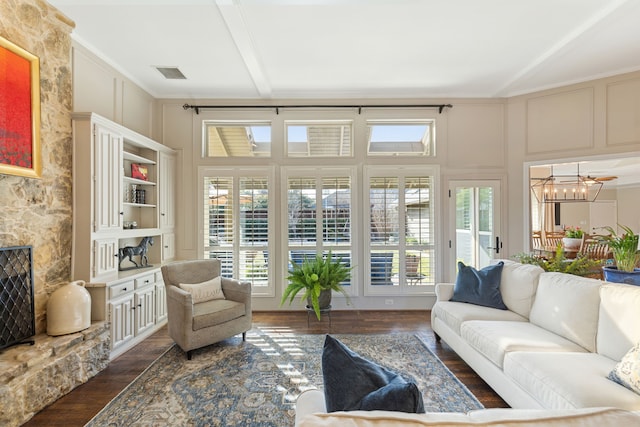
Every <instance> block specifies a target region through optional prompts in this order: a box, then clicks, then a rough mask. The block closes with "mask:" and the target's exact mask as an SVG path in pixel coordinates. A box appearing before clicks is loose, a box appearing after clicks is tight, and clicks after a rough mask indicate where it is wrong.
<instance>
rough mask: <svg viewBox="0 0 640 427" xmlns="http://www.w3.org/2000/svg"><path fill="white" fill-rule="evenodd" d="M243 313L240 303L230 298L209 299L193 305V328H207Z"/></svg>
mask: <svg viewBox="0 0 640 427" xmlns="http://www.w3.org/2000/svg"><path fill="white" fill-rule="evenodd" d="M244 315H245V306H244V304H242V303H239V302H235V301H230V300H226V299H225V300H222V299H218V300H211V301H205V302H201V303H199V304H194V305H193V330H194V331H197V330H198V329H202V328H208V327H209V326H216V325H220V324H222V323H225V322H228V321H230V320H233V319H237V318H238V317H242V316H244Z"/></svg>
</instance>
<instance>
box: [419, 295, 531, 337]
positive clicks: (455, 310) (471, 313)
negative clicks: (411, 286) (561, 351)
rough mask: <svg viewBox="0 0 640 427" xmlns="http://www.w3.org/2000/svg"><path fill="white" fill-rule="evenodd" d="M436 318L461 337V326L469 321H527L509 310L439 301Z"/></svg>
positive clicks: (435, 312)
mask: <svg viewBox="0 0 640 427" xmlns="http://www.w3.org/2000/svg"><path fill="white" fill-rule="evenodd" d="M432 310H433V314H434V316H435V317H437V318H439V319H441V320H442V321H443V322H444V323H445V324H446V325H447V326H449V327H450V328H451V329H453V330H454V331H455V332H456V334H458V335H460V325H462V323H463V322H466V321H468V320H511V321H514V322H526V321H527V319H526V318H524V317H522V316H520V315H518V314H516V313H514V312H512V311H509V310H498V309H497V308H490V307H483V306H480V305H474V304H468V303H466V302H451V301H438V302H437V303H436V304H435V305H434V306H433V308H432Z"/></svg>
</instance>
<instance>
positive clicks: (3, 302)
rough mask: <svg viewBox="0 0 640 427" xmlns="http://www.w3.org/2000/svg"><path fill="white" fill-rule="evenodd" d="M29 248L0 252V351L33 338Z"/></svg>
mask: <svg viewBox="0 0 640 427" xmlns="http://www.w3.org/2000/svg"><path fill="white" fill-rule="evenodd" d="M31 251H32V249H31V246H19V247H18V246H15V247H11V248H3V249H0V349H3V348H5V347H9V346H11V345H14V344H20V343H22V342H23V341H25V340H27V339H28V338H30V337H32V336H33V335H35V328H36V325H35V316H34V312H33V271H32V268H31V266H32V263H31Z"/></svg>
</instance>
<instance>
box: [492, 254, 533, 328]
mask: <svg viewBox="0 0 640 427" xmlns="http://www.w3.org/2000/svg"><path fill="white" fill-rule="evenodd" d="M499 261H503V262H504V266H503V267H502V277H501V279H500V293H501V294H502V301H504V303H505V305H506V306H507V308H508V309H509V310H511V311H513V312H516V313H518V314H519V315H521V316H523V317H526V318H529V313H530V312H531V306H532V305H533V298H534V296H535V294H536V289H537V288H538V279H539V278H540V274H542V273H543V272H544V270H543V269H542V268H541V267H538V266H537V265H531V264H520V263H519V262H515V261H511V260H494V261H493V262H499Z"/></svg>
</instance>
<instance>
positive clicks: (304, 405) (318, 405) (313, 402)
mask: <svg viewBox="0 0 640 427" xmlns="http://www.w3.org/2000/svg"><path fill="white" fill-rule="evenodd" d="M318 412H327V405H326V404H325V401H324V392H323V391H322V390H317V389H310V390H305V391H303V392H302V393H300V395H299V396H298V399H297V400H296V422H295V425H296V426H298V425H299V424H300V422H301V421H302V419H303V418H304V417H306V416H307V415H309V414H315V413H318Z"/></svg>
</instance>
